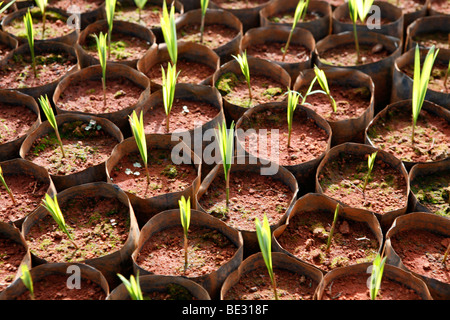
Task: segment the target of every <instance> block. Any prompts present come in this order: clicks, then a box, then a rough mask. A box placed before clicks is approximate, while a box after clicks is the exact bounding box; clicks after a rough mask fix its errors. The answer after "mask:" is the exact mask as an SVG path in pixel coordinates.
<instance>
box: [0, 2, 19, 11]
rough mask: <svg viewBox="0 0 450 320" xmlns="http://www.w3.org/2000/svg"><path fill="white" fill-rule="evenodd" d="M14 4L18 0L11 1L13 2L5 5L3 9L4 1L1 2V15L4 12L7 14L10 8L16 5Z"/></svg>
mask: <svg viewBox="0 0 450 320" xmlns="http://www.w3.org/2000/svg"><path fill="white" fill-rule="evenodd" d="M14 2H16V0H13V1H11V2H8V3H7V4H5V5H4V6H3V8H2V5H3V1H2V2H0V14H2V13H3V12H5V11H6V10H8V8H9V7H10V6H12V5H13V4H14Z"/></svg>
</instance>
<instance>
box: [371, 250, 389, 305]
mask: <svg viewBox="0 0 450 320" xmlns="http://www.w3.org/2000/svg"><path fill="white" fill-rule="evenodd" d="M385 263H386V257H384V258H383V259H381V256H380V255H379V254H378V255H377V256H376V257H375V259H374V261H373V263H372V275H371V277H370V298H371V299H372V300H376V298H377V295H378V291H379V290H380V286H381V280H382V278H383V272H384V265H385Z"/></svg>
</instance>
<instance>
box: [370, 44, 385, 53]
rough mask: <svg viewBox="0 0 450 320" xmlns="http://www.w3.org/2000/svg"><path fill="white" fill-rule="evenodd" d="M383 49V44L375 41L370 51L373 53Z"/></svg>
mask: <svg viewBox="0 0 450 320" xmlns="http://www.w3.org/2000/svg"><path fill="white" fill-rule="evenodd" d="M383 49H384V47H383V45H382V44H381V43H377V44H376V45H374V46H373V47H372V53H373V54H375V53H378V52H381V51H382V50H383Z"/></svg>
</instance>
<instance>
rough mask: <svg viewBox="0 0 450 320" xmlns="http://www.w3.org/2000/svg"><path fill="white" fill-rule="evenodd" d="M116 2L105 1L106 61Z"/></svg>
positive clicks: (115, 0) (109, 51)
mask: <svg viewBox="0 0 450 320" xmlns="http://www.w3.org/2000/svg"><path fill="white" fill-rule="evenodd" d="M116 2H117V0H106V1H105V10H106V21H107V23H108V59H109V58H110V57H111V37H112V30H113V24H114V13H115V11H116Z"/></svg>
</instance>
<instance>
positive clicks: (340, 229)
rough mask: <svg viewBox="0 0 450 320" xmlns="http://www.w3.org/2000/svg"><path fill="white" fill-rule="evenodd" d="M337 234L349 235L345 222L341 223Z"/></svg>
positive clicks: (348, 228)
mask: <svg viewBox="0 0 450 320" xmlns="http://www.w3.org/2000/svg"><path fill="white" fill-rule="evenodd" d="M339 232H340V233H342V234H344V235H345V234H350V226H349V225H348V222H347V221H343V222H342V223H341V225H340V226H339Z"/></svg>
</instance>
